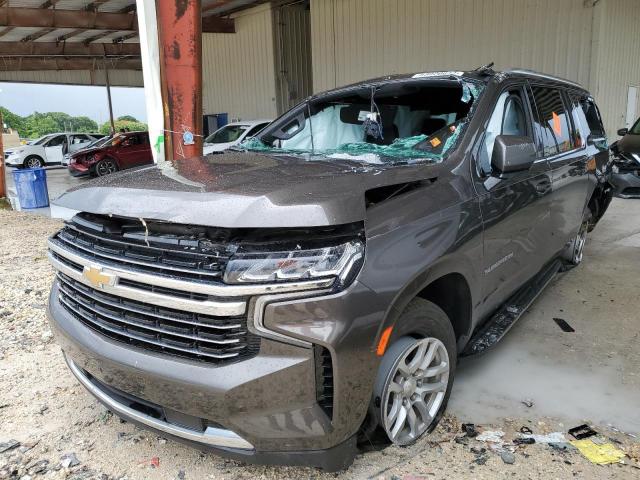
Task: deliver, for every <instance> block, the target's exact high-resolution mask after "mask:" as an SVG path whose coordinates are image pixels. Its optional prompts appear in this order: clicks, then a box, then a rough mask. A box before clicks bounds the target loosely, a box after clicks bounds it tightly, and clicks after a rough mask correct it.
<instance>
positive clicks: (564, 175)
mask: <svg viewBox="0 0 640 480" xmlns="http://www.w3.org/2000/svg"><path fill="white" fill-rule="evenodd" d="M531 91H532V93H533V99H534V103H535V106H536V110H537V120H536V121H537V124H538V125H539V126H540V132H541V134H542V136H543V142H544V155H545V158H547V161H548V162H549V166H550V167H551V178H552V182H553V191H552V195H551V198H552V201H551V217H552V223H553V230H552V235H551V236H550V238H549V241H550V242H551V243H550V245H551V246H552V248H553V250H554V254H556V253H559V252H561V251H562V250H563V249H564V247H565V245H566V243H567V242H568V241H569V239H570V238H572V237H573V236H574V235H575V233H576V232H577V231H578V228H579V226H580V223H581V222H582V215H583V211H584V206H585V204H586V201H587V199H588V194H589V189H590V182H589V179H588V175H587V161H588V160H589V152H588V150H587V149H586V148H585V142H584V141H583V140H582V137H581V136H580V134H579V132H578V131H577V130H576V128H575V127H574V124H573V120H572V115H571V110H572V107H571V100H570V99H569V96H568V92H567V91H565V90H564V89H562V88H559V87H556V86H552V85H531Z"/></svg>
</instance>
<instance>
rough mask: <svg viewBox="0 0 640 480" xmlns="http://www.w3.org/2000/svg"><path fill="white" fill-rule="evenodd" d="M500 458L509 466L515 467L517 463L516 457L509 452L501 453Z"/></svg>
mask: <svg viewBox="0 0 640 480" xmlns="http://www.w3.org/2000/svg"><path fill="white" fill-rule="evenodd" d="M500 458H502V461H503V462H504V463H506V464H507V465H513V464H514V463H516V456H515V455H514V454H513V453H511V452H510V451H509V450H503V451H502V452H500Z"/></svg>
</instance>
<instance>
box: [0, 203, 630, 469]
mask: <svg viewBox="0 0 640 480" xmlns="http://www.w3.org/2000/svg"><path fill="white" fill-rule="evenodd" d="M59 226H60V224H59V223H58V222H57V221H54V220H49V219H46V218H42V217H36V216H32V215H29V214H25V213H19V212H12V211H7V210H0V328H1V332H2V335H0V386H1V388H0V479H5V478H22V479H24V480H30V479H33V480H36V479H38V478H70V479H93V478H96V479H101V480H111V479H125V478H126V479H145V478H163V479H164V478H167V479H173V478H177V479H227V478H234V479H235V478H237V479H275V478H295V479H300V478H305V479H306V478H317V479H330V478H331V479H334V478H339V479H352V478H375V479H393V480H416V479H431V478H434V479H456V478H478V479H485V478H486V479H488V478H532V479H534V478H548V479H551V478H553V479H556V478H584V479H592V478H616V479H638V478H640V466H639V464H638V463H637V461H638V458H639V456H640V444H638V443H637V441H638V440H637V439H634V438H632V437H630V436H628V435H625V434H623V433H620V432H612V431H604V430H602V429H599V432H600V433H601V434H602V436H603V437H604V438H610V439H612V440H613V441H614V442H615V444H616V445H617V446H618V447H619V448H622V449H623V450H625V451H626V452H627V458H625V459H623V461H622V462H623V463H619V464H614V465H606V466H598V465H594V464H592V463H590V462H589V461H588V460H587V459H586V458H584V457H583V456H582V455H581V454H580V453H579V452H578V451H576V450H575V449H569V450H568V451H560V450H557V449H555V448H552V447H550V446H548V445H544V444H538V443H537V444H534V445H520V446H515V445H513V444H512V440H513V439H514V438H516V437H517V436H518V433H517V431H518V430H520V429H521V427H522V426H526V427H528V428H530V429H531V430H532V431H533V432H534V433H549V432H553V431H562V432H566V429H567V428H568V426H566V425H562V424H559V423H557V422H556V421H553V420H552V419H547V418H512V419H503V420H502V421H501V422H499V423H497V424H494V425H483V426H476V427H477V430H478V431H481V432H482V431H489V430H501V431H503V432H505V435H504V437H503V440H504V443H505V445H504V447H503V448H500V447H499V446H498V445H497V444H492V443H490V442H484V441H480V440H478V438H477V437H476V438H470V437H469V436H468V435H466V434H463V433H462V431H461V425H460V421H459V420H458V419H456V418H454V417H451V416H447V417H445V418H444V419H443V421H442V422H441V423H440V425H439V426H438V428H437V429H436V431H435V432H434V433H433V434H431V435H429V436H428V437H426V438H423V439H422V440H421V441H420V442H418V443H417V444H416V445H414V446H412V447H409V448H398V447H388V448H385V449H383V450H374V451H370V452H367V453H362V454H361V455H359V456H358V457H357V459H356V461H355V463H354V465H353V466H352V467H351V468H350V469H349V470H348V471H346V472H342V473H338V474H326V473H322V472H320V471H318V470H314V469H298V468H285V467H259V466H246V465H241V464H239V463H236V462H233V461H227V460H224V459H222V458H220V457H216V456H214V455H210V454H203V453H200V452H198V451H195V450H193V449H190V448H188V447H185V446H182V445H180V444H177V443H174V442H172V441H167V440H166V439H164V438H161V437H158V436H156V435H154V434H151V433H149V432H146V431H144V430H141V429H138V428H136V427H134V426H132V425H130V424H127V423H123V422H121V421H120V420H119V419H118V418H116V417H114V416H113V415H111V414H110V413H109V412H107V411H106V410H105V409H104V408H103V407H102V406H100V405H99V404H98V402H97V401H95V400H94V399H93V398H92V397H91V396H90V395H89V394H88V393H86V392H85V391H84V389H83V388H82V387H81V386H80V385H79V384H78V382H77V381H76V380H75V379H74V378H73V377H72V375H71V374H70V372H69V371H68V370H67V368H66V366H65V365H64V363H63V360H62V356H61V354H60V349H59V348H58V346H57V345H56V344H55V341H54V340H53V338H52V336H51V333H50V330H49V327H48V325H47V323H46V318H45V304H46V301H47V294H48V290H49V287H50V284H51V281H52V278H53V270H52V268H51V267H50V266H49V264H48V262H47V260H46V246H45V243H46V238H47V236H48V235H50V234H51V233H53V232H54V231H55V230H56V229H57V228H59ZM463 420H464V421H468V422H473V418H465V419H463ZM11 440H15V441H17V442H18V445H13V444H11V443H10V441H11ZM3 450H4V451H3Z"/></svg>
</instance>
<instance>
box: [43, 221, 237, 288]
mask: <svg viewBox="0 0 640 480" xmlns="http://www.w3.org/2000/svg"><path fill="white" fill-rule="evenodd" d="M162 228H163V226H161V225H156V224H148V225H147V224H144V223H142V222H141V221H139V220H135V221H134V220H118V219H113V218H106V217H102V216H98V215H91V216H89V215H86V214H85V216H84V217H83V216H76V217H74V219H73V220H72V221H71V222H69V223H68V224H67V225H66V226H65V227H64V228H63V229H62V230H60V231H59V232H58V233H57V234H56V235H54V237H53V240H54V241H57V242H59V243H60V244H61V245H62V246H64V248H66V249H67V250H70V251H72V252H74V253H76V254H78V255H82V256H84V257H88V258H91V259H94V260H96V261H99V262H101V263H105V264H111V265H115V266H119V267H122V268H135V269H136V270H139V271H143V272H147V273H153V274H163V275H170V276H172V277H175V278H180V279H184V280H204V281H211V280H213V279H219V278H220V277H222V274H223V273H224V269H225V268H226V265H227V262H228V261H229V257H230V255H231V252H229V251H227V249H226V248H225V247H224V246H221V245H218V244H216V243H214V242H211V241H208V240H206V239H205V237H204V235H203V233H202V232H200V231H193V232H186V233H182V234H175V233H171V232H165V231H162ZM165 228H166V227H165ZM185 228H186V227H185Z"/></svg>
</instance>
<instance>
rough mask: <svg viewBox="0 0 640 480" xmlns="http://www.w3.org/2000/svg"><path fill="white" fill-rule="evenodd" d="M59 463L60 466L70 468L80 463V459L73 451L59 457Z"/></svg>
mask: <svg viewBox="0 0 640 480" xmlns="http://www.w3.org/2000/svg"><path fill="white" fill-rule="evenodd" d="M60 465H61V466H62V468H71V467H75V466H77V465H80V460H78V457H76V454H75V453H65V454H64V455H63V456H62V458H61V459H60Z"/></svg>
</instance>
